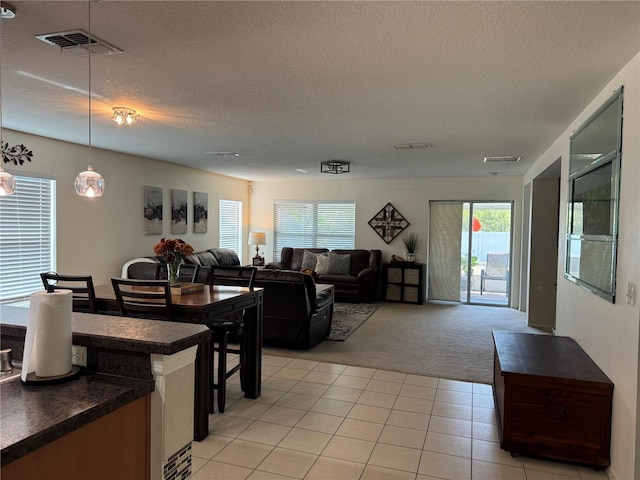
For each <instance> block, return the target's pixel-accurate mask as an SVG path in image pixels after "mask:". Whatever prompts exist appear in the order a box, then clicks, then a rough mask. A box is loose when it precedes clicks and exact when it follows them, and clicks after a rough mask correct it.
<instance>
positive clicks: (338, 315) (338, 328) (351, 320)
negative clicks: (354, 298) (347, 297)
mask: <svg viewBox="0 0 640 480" xmlns="http://www.w3.org/2000/svg"><path fill="white" fill-rule="evenodd" d="M379 306H380V304H379V303H338V302H336V303H334V305H333V318H332V320H331V333H330V334H329V336H328V337H327V340H333V341H337V342H344V341H345V340H346V339H347V338H349V337H350V336H351V334H352V333H353V332H355V331H356V330H357V329H358V327H359V326H360V325H362V324H363V323H364V322H365V321H366V320H367V318H369V317H370V316H371V315H372V314H373V312H375V311H376V310H377V309H378V307H379Z"/></svg>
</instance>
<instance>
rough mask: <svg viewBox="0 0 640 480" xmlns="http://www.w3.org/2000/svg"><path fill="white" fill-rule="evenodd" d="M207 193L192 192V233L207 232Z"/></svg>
mask: <svg viewBox="0 0 640 480" xmlns="http://www.w3.org/2000/svg"><path fill="white" fill-rule="evenodd" d="M208 217H209V194H208V193H204V192H193V233H207V218H208Z"/></svg>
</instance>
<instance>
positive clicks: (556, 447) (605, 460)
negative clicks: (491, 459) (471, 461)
mask: <svg viewBox="0 0 640 480" xmlns="http://www.w3.org/2000/svg"><path fill="white" fill-rule="evenodd" d="M493 336H494V344H495V358H494V376H493V386H494V396H495V401H496V407H497V409H498V427H499V430H500V446H501V447H502V448H503V449H504V450H507V451H510V452H512V453H518V454H522V455H530V456H536V457H542V458H549V459H554V460H562V461H569V462H575V463H582V464H586V465H591V466H595V467H607V466H609V463H610V458H609V449H610V444H611V405H612V394H613V383H611V381H610V380H609V379H608V378H607V377H606V375H605V374H604V373H603V372H602V371H601V370H600V369H599V368H598V367H597V365H596V364H595V363H594V362H593V361H592V360H591V359H590V358H589V356H588V355H587V354H586V353H585V352H584V351H583V350H582V349H581V348H580V346H579V345H578V344H577V343H575V341H574V340H573V339H571V338H569V337H556V336H552V335H533V334H525V333H510V332H493Z"/></svg>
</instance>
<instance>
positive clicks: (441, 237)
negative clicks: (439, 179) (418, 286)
mask: <svg viewBox="0 0 640 480" xmlns="http://www.w3.org/2000/svg"><path fill="white" fill-rule="evenodd" d="M430 217H431V221H430V224H429V300H444V301H449V302H459V301H460V257H461V248H462V240H461V237H462V202H430Z"/></svg>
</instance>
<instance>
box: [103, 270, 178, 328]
mask: <svg viewBox="0 0 640 480" xmlns="http://www.w3.org/2000/svg"><path fill="white" fill-rule="evenodd" d="M111 284H112V285H113V291H114V293H115V295H116V300H117V301H118V307H119V308H120V315H122V316H123V317H137V318H148V319H152V320H168V321H171V320H173V316H172V311H171V310H172V306H173V304H172V302H171V287H170V286H169V282H167V281H166V280H132V279H126V278H112V279H111Z"/></svg>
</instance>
